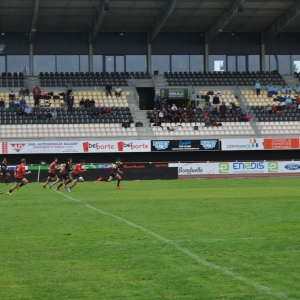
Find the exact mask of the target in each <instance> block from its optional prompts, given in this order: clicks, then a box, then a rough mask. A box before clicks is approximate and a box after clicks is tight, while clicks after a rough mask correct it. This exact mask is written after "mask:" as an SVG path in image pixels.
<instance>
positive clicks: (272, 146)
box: [221, 138, 300, 151]
mask: <svg viewBox="0 0 300 300" xmlns="http://www.w3.org/2000/svg"><path fill="white" fill-rule="evenodd" d="M299 147H300V143H299V138H272V139H269V138H267V139H263V138H257V139H255V138H250V139H222V140H221V150H222V151H240V150H287V149H288V150H290V149H299Z"/></svg>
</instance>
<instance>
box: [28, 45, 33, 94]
mask: <svg viewBox="0 0 300 300" xmlns="http://www.w3.org/2000/svg"><path fill="white" fill-rule="evenodd" d="M29 73H30V74H27V75H31V76H33V44H29ZM28 88H29V87H28Z"/></svg>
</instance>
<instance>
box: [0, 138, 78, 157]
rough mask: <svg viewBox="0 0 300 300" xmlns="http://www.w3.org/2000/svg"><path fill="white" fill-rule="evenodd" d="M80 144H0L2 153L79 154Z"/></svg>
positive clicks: (56, 142)
mask: <svg viewBox="0 0 300 300" xmlns="http://www.w3.org/2000/svg"><path fill="white" fill-rule="evenodd" d="M81 144H82V142H62V141H59V142H58V141H50V142H41V141H31V142H2V153H3V154H23V153H80V152H82V150H81V149H82V147H81Z"/></svg>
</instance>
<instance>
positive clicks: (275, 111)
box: [272, 104, 277, 114]
mask: <svg viewBox="0 0 300 300" xmlns="http://www.w3.org/2000/svg"><path fill="white" fill-rule="evenodd" d="M272 113H273V114H277V106H276V105H275V104H273V105H272Z"/></svg>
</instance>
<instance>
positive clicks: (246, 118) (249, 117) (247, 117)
mask: <svg viewBox="0 0 300 300" xmlns="http://www.w3.org/2000/svg"><path fill="white" fill-rule="evenodd" d="M250 120H251V114H250V112H248V114H247V115H246V116H245V117H243V118H240V119H239V120H238V121H239V122H250Z"/></svg>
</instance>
